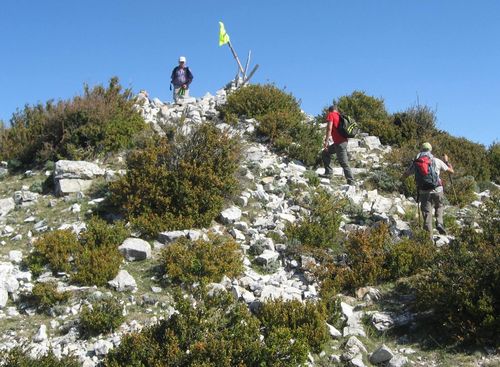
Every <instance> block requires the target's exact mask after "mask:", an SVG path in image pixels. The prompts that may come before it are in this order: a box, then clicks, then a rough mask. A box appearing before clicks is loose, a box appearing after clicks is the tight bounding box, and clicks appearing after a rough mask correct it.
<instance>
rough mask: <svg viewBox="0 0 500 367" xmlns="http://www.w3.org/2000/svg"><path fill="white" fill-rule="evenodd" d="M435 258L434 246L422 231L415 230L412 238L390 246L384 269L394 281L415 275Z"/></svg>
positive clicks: (427, 235)
mask: <svg viewBox="0 0 500 367" xmlns="http://www.w3.org/2000/svg"><path fill="white" fill-rule="evenodd" d="M435 256H436V246H435V245H434V243H433V242H432V241H431V240H430V239H429V234H428V233H427V232H426V231H424V230H416V231H415V233H414V237H413V238H403V239H402V240H401V241H399V242H397V243H395V244H393V245H392V246H390V248H389V251H388V253H387V255H386V261H385V265H384V267H385V268H387V270H388V272H389V274H388V278H389V279H392V280H396V279H398V278H400V277H406V276H410V275H414V274H417V273H418V272H420V271H422V270H423V269H425V268H426V267H427V266H429V265H430V264H432V262H433V261H434V258H435Z"/></svg>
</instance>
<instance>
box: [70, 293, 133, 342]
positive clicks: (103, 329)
mask: <svg viewBox="0 0 500 367" xmlns="http://www.w3.org/2000/svg"><path fill="white" fill-rule="evenodd" d="M123 321H125V318H124V317H123V306H122V305H120V303H119V302H118V301H117V300H116V299H115V298H108V299H105V300H102V301H99V302H96V303H94V304H92V307H89V306H84V307H83V309H82V312H81V313H80V332H81V334H82V335H83V336H85V337H90V336H95V335H99V334H104V333H109V332H112V331H114V330H116V329H117V328H118V327H119V326H120V325H121V324H122V323H123Z"/></svg>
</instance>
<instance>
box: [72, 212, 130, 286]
mask: <svg viewBox="0 0 500 367" xmlns="http://www.w3.org/2000/svg"><path fill="white" fill-rule="evenodd" d="M128 235H129V231H128V229H126V228H125V226H124V225H123V223H121V222H117V223H115V224H113V225H110V224H108V223H106V222H105V221H104V220H102V219H99V218H98V217H92V218H91V219H90V220H89V221H88V222H87V229H86V231H85V232H83V233H82V234H81V235H80V246H79V247H78V252H77V253H76V254H75V261H74V273H73V274H72V276H71V281H72V282H74V283H77V284H82V285H89V286H90V285H97V286H103V285H106V284H107V282H108V281H109V280H111V279H113V278H114V277H115V276H116V275H117V274H118V271H119V269H120V264H121V263H122V262H123V256H122V254H121V253H120V251H119V250H118V246H120V245H121V244H122V243H123V241H124V240H125V239H126V238H127V237H128Z"/></svg>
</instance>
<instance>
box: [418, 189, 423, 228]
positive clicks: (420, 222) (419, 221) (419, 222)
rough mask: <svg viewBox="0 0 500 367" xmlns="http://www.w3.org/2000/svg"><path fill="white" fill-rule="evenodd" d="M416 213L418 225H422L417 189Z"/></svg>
mask: <svg viewBox="0 0 500 367" xmlns="http://www.w3.org/2000/svg"><path fill="white" fill-rule="evenodd" d="M417 213H418V226H419V227H422V221H421V220H420V193H419V192H418V189H417Z"/></svg>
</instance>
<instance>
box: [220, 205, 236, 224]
mask: <svg viewBox="0 0 500 367" xmlns="http://www.w3.org/2000/svg"><path fill="white" fill-rule="evenodd" d="M220 218H221V221H222V223H225V224H231V223H234V222H237V221H239V220H240V218H241V209H240V208H238V207H237V206H232V207H230V208H227V209H225V210H223V211H222V213H220Z"/></svg>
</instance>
